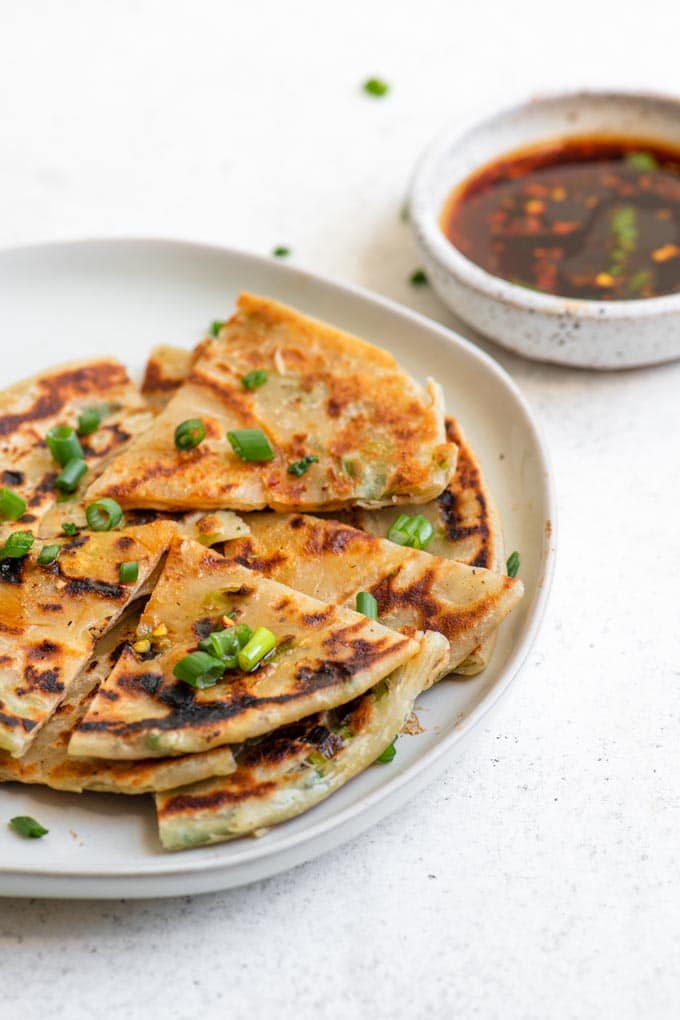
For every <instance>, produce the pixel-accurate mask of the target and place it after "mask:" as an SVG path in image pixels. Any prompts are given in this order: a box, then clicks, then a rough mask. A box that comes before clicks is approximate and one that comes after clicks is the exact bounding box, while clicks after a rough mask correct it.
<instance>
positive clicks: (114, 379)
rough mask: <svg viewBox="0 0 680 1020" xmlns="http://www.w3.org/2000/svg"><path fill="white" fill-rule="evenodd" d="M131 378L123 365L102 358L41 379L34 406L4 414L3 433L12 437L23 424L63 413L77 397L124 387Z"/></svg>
mask: <svg viewBox="0 0 680 1020" xmlns="http://www.w3.org/2000/svg"><path fill="white" fill-rule="evenodd" d="M128 381H129V380H128V377H127V373H126V371H125V369H124V368H123V366H122V365H116V364H115V363H113V362H106V361H101V362H97V363H95V364H93V365H84V366H83V367H82V368H77V369H70V370H68V369H67V370H66V371H63V372H58V373H55V374H54V375H50V376H47V377H46V378H44V379H41V380H39V382H38V387H39V389H40V390H41V392H40V394H39V395H38V397H37V398H36V400H35V402H34V403H33V405H32V406H31V407H29V408H27V410H25V411H21V412H20V413H19V414H5V415H2V416H0V436H8V435H11V434H12V433H13V432H16V431H17V430H18V429H20V428H21V427H22V426H23V425H26V424H28V423H30V422H36V421H40V420H41V419H43V418H51V417H53V416H54V415H57V414H59V412H60V411H61V410H62V408H63V407H64V406H65V405H66V404H67V402H68V401H69V400H71V399H72V398H73V397H76V396H81V395H89V394H92V393H97V392H98V393H105V392H106V391H107V390H110V389H112V388H114V387H118V386H124V385H125V384H126V383H127V382H128Z"/></svg>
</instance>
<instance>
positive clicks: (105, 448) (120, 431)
mask: <svg viewBox="0 0 680 1020" xmlns="http://www.w3.org/2000/svg"><path fill="white" fill-rule="evenodd" d="M129 438H130V433H129V432H126V431H125V429H124V428H123V427H122V425H120V424H119V423H118V422H112V423H109V424H105V425H102V426H100V428H99V429H98V430H97V445H96V446H93V445H92V444H91V443H88V442H87V441H86V440H85V441H81V446H82V448H83V453H84V454H85V459H86V460H87V459H88V458H89V457H104V456H105V455H106V454H107V453H112V452H113V451H114V450H117V449H118V447H119V446H122V445H123V443H127V441H128V439H129Z"/></svg>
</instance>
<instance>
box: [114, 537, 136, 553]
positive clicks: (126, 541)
mask: <svg viewBox="0 0 680 1020" xmlns="http://www.w3.org/2000/svg"><path fill="white" fill-rule="evenodd" d="M134 544H135V540H134V538H130V536H129V535H121V536H120V538H117V539H116V548H118V549H120V550H121V552H125V550H126V549H131V548H132V546H133V545H134Z"/></svg>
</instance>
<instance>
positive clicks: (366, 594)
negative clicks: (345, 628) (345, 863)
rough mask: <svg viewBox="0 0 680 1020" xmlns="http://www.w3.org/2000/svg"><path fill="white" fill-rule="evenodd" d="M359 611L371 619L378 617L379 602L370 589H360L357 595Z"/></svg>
mask: <svg viewBox="0 0 680 1020" xmlns="http://www.w3.org/2000/svg"><path fill="white" fill-rule="evenodd" d="M357 613H363V614H364V616H368V617H369V618H370V619H371V620H377V619H378V603H377V602H376V600H375V599H374V597H373V596H372V595H371V593H370V591H360V592H359V594H358V595H357Z"/></svg>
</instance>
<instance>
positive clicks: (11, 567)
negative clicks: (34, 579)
mask: <svg viewBox="0 0 680 1020" xmlns="http://www.w3.org/2000/svg"><path fill="white" fill-rule="evenodd" d="M25 565H26V557H25V556H20V557H18V558H16V559H14V558H12V557H9V558H8V559H2V560H0V581H4V582H5V584H23V581H24V567H25Z"/></svg>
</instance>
